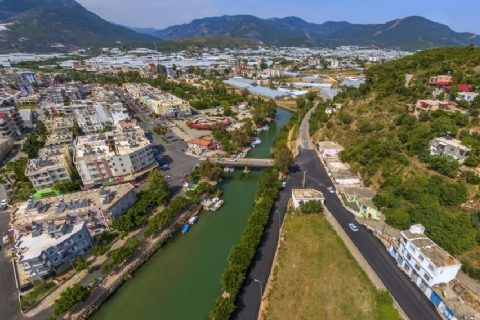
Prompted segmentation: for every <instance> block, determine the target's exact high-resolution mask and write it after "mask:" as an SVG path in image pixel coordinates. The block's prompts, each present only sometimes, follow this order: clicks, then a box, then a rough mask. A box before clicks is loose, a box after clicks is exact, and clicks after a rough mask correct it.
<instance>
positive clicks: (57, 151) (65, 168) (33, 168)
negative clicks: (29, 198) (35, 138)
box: [25, 145, 72, 191]
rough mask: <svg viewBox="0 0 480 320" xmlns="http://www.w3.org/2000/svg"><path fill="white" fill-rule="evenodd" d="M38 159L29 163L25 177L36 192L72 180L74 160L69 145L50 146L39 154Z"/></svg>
mask: <svg viewBox="0 0 480 320" xmlns="http://www.w3.org/2000/svg"><path fill="white" fill-rule="evenodd" d="M38 155H39V157H38V158H37V159H31V160H29V161H28V164H27V168H26V169H25V175H26V176H27V177H28V179H29V180H30V181H31V182H32V184H33V187H34V188H35V190H37V191H39V190H44V189H48V188H50V187H52V186H53V185H54V184H55V183H62V182H65V181H69V180H71V176H72V164H71V163H72V159H71V156H70V151H69V150H68V145H48V146H46V147H44V148H42V149H40V151H39V152H38Z"/></svg>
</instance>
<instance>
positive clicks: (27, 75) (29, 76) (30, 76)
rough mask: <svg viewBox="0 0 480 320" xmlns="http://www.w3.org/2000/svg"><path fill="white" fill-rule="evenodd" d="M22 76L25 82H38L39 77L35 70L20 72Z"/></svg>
mask: <svg viewBox="0 0 480 320" xmlns="http://www.w3.org/2000/svg"><path fill="white" fill-rule="evenodd" d="M20 76H21V78H22V80H23V81H24V82H27V83H38V78H37V75H36V74H35V72H33V71H30V70H27V71H23V72H22V73H20Z"/></svg>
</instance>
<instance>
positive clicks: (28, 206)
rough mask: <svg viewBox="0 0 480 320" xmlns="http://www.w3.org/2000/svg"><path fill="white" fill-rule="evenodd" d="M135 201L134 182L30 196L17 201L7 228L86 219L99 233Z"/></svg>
mask: <svg viewBox="0 0 480 320" xmlns="http://www.w3.org/2000/svg"><path fill="white" fill-rule="evenodd" d="M136 201H137V196H136V193H135V189H134V187H133V185H131V184H128V183H124V184H119V185H115V186H108V187H102V188H99V189H92V190H86V191H79V192H74V193H69V194H65V195H60V196H51V197H47V198H42V199H34V198H30V199H29V200H28V201H26V202H21V203H17V204H16V208H17V210H15V211H14V212H12V219H11V221H10V228H11V229H12V230H13V232H14V234H15V236H16V237H17V236H18V235H20V234H30V233H32V232H33V231H35V230H46V229H47V228H48V226H49V225H51V224H53V223H54V224H57V225H58V224H63V223H64V222H67V223H68V224H79V223H82V222H85V223H86V224H87V228H88V229H89V230H90V232H92V233H98V232H101V231H102V230H105V229H106V228H109V225H110V224H111V223H112V221H113V220H115V219H118V218H119V217H120V216H121V215H122V214H124V213H125V212H126V211H127V210H128V208H130V207H131V206H132V205H133V204H134V203H135V202H136Z"/></svg>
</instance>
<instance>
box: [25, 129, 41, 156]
mask: <svg viewBox="0 0 480 320" xmlns="http://www.w3.org/2000/svg"><path fill="white" fill-rule="evenodd" d="M38 138H39V137H38V135H37V134H36V133H30V134H29V135H28V136H27V138H26V139H25V142H24V143H23V146H22V151H23V152H25V153H26V154H27V155H28V158H29V159H35V158H38V151H39V150H40V149H41V148H43V146H44V145H45V142H44V141H41V140H39V139H38Z"/></svg>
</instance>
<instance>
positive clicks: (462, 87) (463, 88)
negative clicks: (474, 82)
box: [444, 84, 472, 92]
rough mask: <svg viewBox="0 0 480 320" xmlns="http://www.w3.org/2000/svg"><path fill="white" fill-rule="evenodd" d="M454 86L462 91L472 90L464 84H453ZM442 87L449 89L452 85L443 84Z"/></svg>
mask: <svg viewBox="0 0 480 320" xmlns="http://www.w3.org/2000/svg"><path fill="white" fill-rule="evenodd" d="M454 87H455V88H458V89H460V90H461V91H463V92H470V90H472V88H471V87H470V86H468V85H466V84H455V85H454ZM444 88H445V89H447V90H450V89H451V88H452V86H444Z"/></svg>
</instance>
